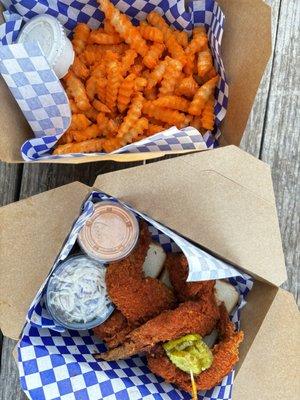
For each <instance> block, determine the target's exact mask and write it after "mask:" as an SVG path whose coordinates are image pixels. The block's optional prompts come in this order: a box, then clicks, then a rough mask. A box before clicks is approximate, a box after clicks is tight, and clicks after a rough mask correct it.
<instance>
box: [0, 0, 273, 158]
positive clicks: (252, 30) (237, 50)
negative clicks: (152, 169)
mask: <svg viewBox="0 0 300 400" xmlns="http://www.w3.org/2000/svg"><path fill="white" fill-rule="evenodd" d="M190 1H192V0H190ZM218 3H219V5H220V6H221V8H222V10H223V12H224V14H225V17H226V19H225V29H224V37H223V41H222V55H223V61H224V64H225V70H226V75H227V79H228V83H229V103H228V110H227V114H226V117H225V120H224V123H223V125H222V126H221V131H222V138H221V140H220V143H221V144H235V145H238V144H239V143H240V141H241V138H242V135H243V133H244V129H245V126H246V123H247V120H248V116H249V114H250V111H251V108H252V104H253V101H254V97H255V95H256V92H257V89H258V85H259V83H260V80H261V77H262V74H263V72H264V69H265V67H266V64H267V62H268V59H269V56H270V53H271V9H270V7H269V6H268V5H266V4H265V3H264V2H263V0H242V1H241V0H218ZM0 10H1V6H0ZM0 104H1V108H2V112H1V114H0V126H1V129H0V160H2V161H6V162H13V163H15V162H23V160H22V158H21V155H20V148H21V145H22V144H23V143H24V142H25V140H27V139H29V138H30V137H33V134H32V132H31V129H30V127H29V125H28V123H27V121H26V120H25V118H24V116H23V114H22V112H21V110H20V109H19V108H18V105H17V103H16V102H15V100H14V98H13V97H12V95H11V93H10V91H9V89H8V88H7V86H6V84H5V82H4V81H3V79H2V77H0ZM179 152H180V153H183V151H179ZM184 152H190V151H184ZM173 153H176V152H173ZM164 154H165V153H163V152H155V153H153V152H149V153H136V154H133V153H132V154H119V155H105V156H90V157H88V156H87V157H78V158H77V157H76V158H71V157H70V158H63V159H55V160H44V161H36V162H47V163H49V162H51V163H74V164H75V163H76V164H78V163H85V162H91V161H105V160H115V161H120V162H126V161H139V160H145V159H150V158H157V157H161V156H163V155H164Z"/></svg>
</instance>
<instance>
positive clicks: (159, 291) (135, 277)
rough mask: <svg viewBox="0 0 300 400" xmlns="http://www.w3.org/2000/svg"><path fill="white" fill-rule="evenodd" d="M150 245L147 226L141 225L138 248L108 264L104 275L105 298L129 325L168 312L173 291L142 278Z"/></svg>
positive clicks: (172, 301) (157, 281) (155, 280)
mask: <svg viewBox="0 0 300 400" xmlns="http://www.w3.org/2000/svg"><path fill="white" fill-rule="evenodd" d="M150 242H151V236H150V233H149V230H148V226H147V224H146V223H145V222H144V221H143V222H142V223H141V232H140V239H139V243H138V245H137V246H136V247H135V249H134V250H133V251H132V252H131V253H130V255H129V256H128V257H126V258H124V259H123V260H120V261H117V262H114V263H111V264H110V265H109V266H108V268H107V272H106V278H105V280H106V286H107V291H108V294H109V297H110V298H111V300H112V301H113V303H114V304H115V305H116V306H117V308H118V310H120V311H121V313H122V314H123V315H124V317H125V318H126V319H127V320H128V323H129V324H140V323H143V322H144V321H147V320H148V319H149V318H152V317H153V316H155V315H158V314H160V313H161V312H162V311H163V310H167V309H170V308H171V307H172V306H173V305H174V302H175V298H174V295H173V292H172V291H171V290H170V289H169V288H167V287H166V286H165V285H164V284H163V283H161V282H160V281H159V280H158V279H154V278H148V277H147V278H145V276H144V272H143V263H144V261H145V258H146V255H147V251H148V249H149V245H150Z"/></svg>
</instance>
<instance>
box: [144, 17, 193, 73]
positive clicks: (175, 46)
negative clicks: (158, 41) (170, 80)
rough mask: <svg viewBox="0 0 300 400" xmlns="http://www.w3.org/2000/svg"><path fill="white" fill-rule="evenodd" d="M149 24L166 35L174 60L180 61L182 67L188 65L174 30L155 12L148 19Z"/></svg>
mask: <svg viewBox="0 0 300 400" xmlns="http://www.w3.org/2000/svg"><path fill="white" fill-rule="evenodd" d="M147 19H148V21H149V23H150V24H151V25H153V26H154V27H157V28H159V29H160V30H161V31H162V33H163V35H164V42H165V44H166V46H167V48H168V51H169V52H170V54H171V56H172V58H174V59H176V60H179V61H180V62H181V64H182V65H185V64H186V61H187V59H186V54H185V52H184V50H183V48H182V46H181V45H180V44H179V43H178V42H177V39H176V36H175V35H174V33H173V31H172V29H171V28H170V27H169V25H168V24H167V23H166V21H165V20H164V19H163V17H162V16H161V15H159V14H158V13H157V12H155V11H151V12H150V14H148V17H147Z"/></svg>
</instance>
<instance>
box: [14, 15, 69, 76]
mask: <svg viewBox="0 0 300 400" xmlns="http://www.w3.org/2000/svg"><path fill="white" fill-rule="evenodd" d="M17 42H18V43H25V42H38V43H39V45H40V47H41V49H42V50H43V53H44V55H45V57H46V59H47V61H48V63H49V66H50V67H51V68H52V69H53V70H54V72H55V74H56V75H57V77H58V78H59V79H61V78H63V77H64V76H65V75H66V74H67V72H68V70H69V68H70V66H71V65H72V64H73V61H74V57H75V53H74V50H73V46H72V43H71V42H70V40H69V39H68V38H67V36H66V33H65V31H64V28H63V26H62V25H61V24H60V22H59V21H58V20H57V19H56V18H54V17H52V16H51V15H47V14H43V15H38V16H36V17H33V18H32V19H31V20H29V21H28V22H27V23H26V24H25V26H24V27H23V29H22V30H21V32H20V35H19V37H18V40H17Z"/></svg>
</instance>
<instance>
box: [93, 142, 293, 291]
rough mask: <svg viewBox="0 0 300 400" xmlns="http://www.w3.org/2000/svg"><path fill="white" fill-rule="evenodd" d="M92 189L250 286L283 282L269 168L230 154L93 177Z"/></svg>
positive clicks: (240, 154)
mask: <svg viewBox="0 0 300 400" xmlns="http://www.w3.org/2000/svg"><path fill="white" fill-rule="evenodd" d="M95 187H96V188H99V189H100V190H102V191H104V192H106V193H109V194H111V195H113V196H116V197H118V198H120V199H121V200H123V201H125V202H128V203H129V204H131V205H132V206H134V207H135V208H137V209H139V210H140V211H142V212H144V213H146V214H148V215H150V216H151V217H152V218H154V219H157V220H158V221H159V222H161V223H163V224H165V225H167V226H169V227H170V228H171V229H174V230H175V231H178V232H180V233H181V234H182V235H184V236H186V237H188V238H189V239H191V240H193V241H195V242H197V243H199V244H200V245H202V246H204V247H205V248H207V249H209V250H210V251H212V252H213V253H215V254H217V255H219V256H220V257H223V258H224V259H226V260H228V261H229V262H231V263H233V264H234V265H236V266H239V267H241V268H243V269H244V270H245V271H247V272H249V273H250V274H252V275H253V276H255V277H257V278H258V279H262V280H266V281H268V282H270V283H272V284H274V285H276V286H279V285H280V284H281V283H282V282H284V280H285V279H286V269H285V264H284V257H283V251H282V245H281V239H280V232H279V227H278V221H277V214H276V207H275V202H274V194H273V188H272V180H271V175H270V170H269V167H268V166H267V165H266V164H264V163H262V162H261V161H259V160H257V159H255V158H254V157H252V156H250V155H248V154H246V153H245V152H243V151H242V150H240V149H238V148H236V147H234V146H230V147H226V148H220V149H218V150H214V151H205V152H201V153H196V154H190V155H185V156H182V157H178V158H174V159H170V160H164V161H161V162H159V163H152V164H147V165H144V166H140V167H135V168H131V169H127V170H122V171H117V172H113V173H109V174H105V175H101V176H99V177H98V178H97V179H96V181H95ZM268 249H269V250H270V251H268Z"/></svg>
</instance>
